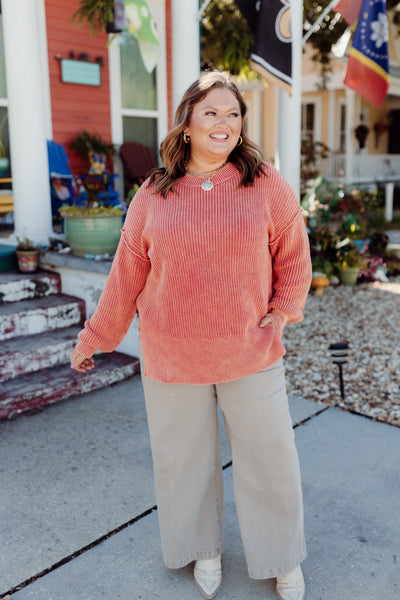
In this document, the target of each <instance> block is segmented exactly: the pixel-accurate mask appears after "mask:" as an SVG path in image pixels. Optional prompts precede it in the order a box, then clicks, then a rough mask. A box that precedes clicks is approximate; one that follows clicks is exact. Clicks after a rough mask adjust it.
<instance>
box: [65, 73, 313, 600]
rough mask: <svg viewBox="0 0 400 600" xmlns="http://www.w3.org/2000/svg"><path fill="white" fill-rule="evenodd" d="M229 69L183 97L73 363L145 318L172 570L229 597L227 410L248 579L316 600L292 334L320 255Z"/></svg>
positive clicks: (286, 597) (159, 489)
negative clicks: (296, 429)
mask: <svg viewBox="0 0 400 600" xmlns="http://www.w3.org/2000/svg"><path fill="white" fill-rule="evenodd" d="M245 114H246V106H245V104H244V101H243V99H242V97H241V95H240V92H239V90H238V88H237V87H236V85H235V84H234V83H233V82H232V81H231V80H230V79H229V77H228V76H227V75H225V74H222V73H218V72H212V73H209V74H207V75H205V76H204V77H201V78H200V79H199V80H198V81H196V82H195V83H194V84H193V85H192V86H190V87H189V89H188V90H187V91H186V93H185V94H184V96H183V99H182V101H181V103H180V105H179V107H178V109H177V112H176V118H175V126H174V128H173V130H172V131H171V132H170V133H169V134H168V135H167V137H166V139H165V140H164V142H163V144H162V146H161V157H162V162H163V167H162V168H159V169H157V170H156V171H155V172H154V173H153V174H152V175H151V177H150V178H149V179H148V180H147V181H146V182H145V183H144V184H143V186H142V187H141V189H140V190H139V191H138V192H137V194H136V195H135V197H134V199H133V201H132V203H131V206H130V207H129V211H128V214H127V218H126V221H125V224H124V227H123V229H122V236H121V241H120V244H119V247H118V250H117V252H116V256H115V259H114V262H113V265H112V268H111V271H110V275H109V277H108V279H107V283H106V286H105V289H104V292H103V294H102V296H101V298H100V301H99V305H98V307H97V309H96V311H95V313H94V315H93V316H92V317H91V319H89V321H87V322H86V324H85V328H84V330H83V331H82V332H81V333H80V334H79V339H80V341H79V343H78V345H77V347H76V349H75V351H74V353H73V355H72V366H73V367H74V368H75V369H77V370H79V371H85V370H87V369H90V368H93V366H94V362H93V358H92V355H93V353H94V351H95V349H99V350H102V351H105V352H109V351H112V350H113V349H114V348H115V347H116V346H117V345H118V343H119V342H120V341H121V340H122V338H123V337H124V335H125V333H126V331H127V330H128V327H129V325H130V323H131V321H132V319H133V317H134V314H135V311H136V308H137V309H138V313H139V329H140V338H141V345H142V348H141V364H142V369H141V370H142V380H143V386H144V391H145V398H146V409H147V415H148V422H149V430H150V439H151V446H152V453H153V463H154V474H155V484H156V494H157V504H158V513H159V522H160V531H161V541H162V548H163V557H164V562H165V564H166V566H167V567H169V568H179V567H183V566H184V565H186V564H188V563H189V562H191V561H195V567H194V578H195V583H196V585H197V587H198V588H199V590H200V592H201V593H202V595H203V596H204V598H213V597H214V596H215V595H216V593H217V592H218V590H219V588H220V587H221V582H222V575H221V553H222V539H221V536H222V532H221V529H222V472H221V457H220V441H219V432H218V425H217V401H218V402H219V403H220V406H221V409H222V411H223V414H224V418H225V423H226V430H227V435H228V438H229V443H230V446H231V452H232V459H233V476H234V486H235V497H236V505H237V513H238V517H239V524H240V529H241V534H242V539H243V545H244V549H245V554H246V560H247V565H248V571H249V575H250V577H252V578H256V579H264V578H265V579H267V578H271V577H276V578H277V587H276V590H277V593H278V595H279V597H280V598H281V599H283V600H300V599H302V598H304V579H303V576H302V573H301V568H300V562H301V561H302V560H303V559H304V558H305V543H304V532H303V509H302V494H301V484H300V473H299V467H298V459H297V452H296V449H295V445H294V439H293V438H294V435H293V429H292V425H291V420H290V415H289V411H288V403H287V397H286V392H285V381H284V368H283V362H282V356H283V355H284V352H285V350H284V347H283V345H282V341H281V335H282V332H283V329H284V326H285V324H286V323H287V322H296V321H300V320H301V319H302V309H303V306H304V303H305V299H306V296H307V292H308V290H309V285H310V279H311V268H310V258H309V246H308V239H307V234H306V231H305V227H304V222H303V218H302V213H301V209H300V206H299V203H298V200H297V198H296V197H295V194H294V193H293V191H292V190H291V188H290V187H289V185H288V184H287V183H286V182H285V181H284V179H283V178H282V177H281V176H280V175H279V173H278V172H277V171H276V170H275V169H274V168H273V167H272V166H271V165H269V164H267V163H263V162H262V160H261V155H260V153H259V150H258V148H257V147H256V146H255V145H254V144H252V143H251V142H250V141H249V140H248V138H247V137H246V134H245V131H244V118H245Z"/></svg>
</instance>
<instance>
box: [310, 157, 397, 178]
mask: <svg viewBox="0 0 400 600" xmlns="http://www.w3.org/2000/svg"><path fill="white" fill-rule="evenodd" d="M303 163H304V157H302V165H303ZM315 166H316V169H318V171H319V173H320V175H322V176H323V177H325V178H326V179H328V180H335V181H338V180H342V181H345V182H347V183H355V184H357V183H368V182H375V181H400V154H354V155H353V159H352V172H351V173H347V172H346V168H347V162H346V155H345V154H332V155H331V156H330V157H329V158H322V159H317V161H316V165H315Z"/></svg>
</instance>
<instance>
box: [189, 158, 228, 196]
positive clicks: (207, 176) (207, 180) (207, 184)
mask: <svg viewBox="0 0 400 600" xmlns="http://www.w3.org/2000/svg"><path fill="white" fill-rule="evenodd" d="M227 162H228V161H225V162H224V163H223V164H222V165H220V166H219V167H218V169H214V171H209V172H208V173H198V172H196V171H192V170H191V169H186V173H187V174H188V175H193V176H194V177H200V178H201V179H203V183H202V184H201V189H202V190H204V191H205V192H209V191H210V190H212V189H213V187H214V184H213V182H212V181H211V178H212V177H214V175H216V174H217V173H218V172H219V171H221V169H223V168H224V166H225V165H226V163H227Z"/></svg>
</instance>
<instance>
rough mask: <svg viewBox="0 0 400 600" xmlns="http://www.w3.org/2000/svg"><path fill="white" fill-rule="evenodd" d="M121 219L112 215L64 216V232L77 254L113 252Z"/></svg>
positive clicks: (117, 240) (119, 231)
mask: <svg viewBox="0 0 400 600" xmlns="http://www.w3.org/2000/svg"><path fill="white" fill-rule="evenodd" d="M121 225H122V219H121V217H120V216H114V215H111V216H110V215H96V216H95V217H87V216H76V215H74V216H72V215H71V216H66V217H65V234H66V236H67V241H68V244H69V245H70V246H71V249H72V252H73V253H74V254H76V255H77V256H86V255H87V254H90V255H97V254H114V252H115V250H116V249H117V246H118V242H119V238H120V235H121Z"/></svg>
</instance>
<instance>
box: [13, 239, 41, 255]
mask: <svg viewBox="0 0 400 600" xmlns="http://www.w3.org/2000/svg"><path fill="white" fill-rule="evenodd" d="M17 242H18V244H17V247H16V250H18V251H22V252H35V251H36V250H39V249H40V248H39V246H37V245H36V244H34V243H33V242H32V240H30V239H29V238H27V237H25V238H22V239H21V238H18V237H17Z"/></svg>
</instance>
